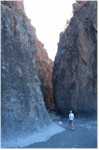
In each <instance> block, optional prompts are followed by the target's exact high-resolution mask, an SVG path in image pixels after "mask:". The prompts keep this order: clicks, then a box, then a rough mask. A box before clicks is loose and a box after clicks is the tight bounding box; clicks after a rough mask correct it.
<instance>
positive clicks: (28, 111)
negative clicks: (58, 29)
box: [1, 1, 58, 147]
mask: <svg viewBox="0 0 99 150" xmlns="http://www.w3.org/2000/svg"><path fill="white" fill-rule="evenodd" d="M36 41H37V37H36V31H35V28H34V27H32V26H31V23H30V20H29V19H28V18H27V17H26V15H25V12H24V7H23V2H22V1H20V2H19V1H2V3H1V67H2V69H1V146H2V147H18V146H20V145H21V146H22V142H23V143H24V142H25V143H26V139H27V140H28V141H29V139H30V137H31V135H34V133H36V131H40V130H41V129H42V128H44V127H47V126H49V125H50V124H52V121H51V120H50V117H49V115H48V113H47V110H46V108H45V104H44V98H43V94H42V92H41V82H40V79H39V76H38V70H37V69H36V68H37V64H36V60H35V59H36V52H37V49H36V47H35V43H36ZM44 59H45V58H44ZM46 63H47V62H46ZM50 63H51V68H52V62H51V61H50V60H49V64H50ZM41 69H42V68H41ZM47 69H48V72H50V68H48V66H47V67H46V68H45V70H47ZM41 71H42V70H41ZM40 73H41V72H40ZM46 75H47V74H46ZM48 78H49V77H48ZM48 78H45V79H46V80H47V79H48ZM42 80H44V79H42ZM50 86H51V88H52V85H50ZM49 93H50V91H49ZM47 130H48V129H47ZM47 130H46V131H47ZM57 131H58V130H57ZM55 132H56V131H55ZM53 133H54V131H53ZM53 133H51V134H53ZM39 136H40V135H39ZM49 136H50V134H49V135H48V136H47V138H48V137H49ZM36 137H37V135H36ZM22 140H23V141H22ZM31 140H32V142H33V140H35V138H33V137H32V138H31ZM40 141H42V139H40Z"/></svg>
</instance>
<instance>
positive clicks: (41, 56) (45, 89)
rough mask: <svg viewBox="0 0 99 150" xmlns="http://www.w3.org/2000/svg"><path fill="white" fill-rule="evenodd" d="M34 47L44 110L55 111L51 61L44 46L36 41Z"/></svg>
mask: <svg viewBox="0 0 99 150" xmlns="http://www.w3.org/2000/svg"><path fill="white" fill-rule="evenodd" d="M35 46H36V49H37V52H36V65H37V70H38V75H39V78H40V81H41V90H42V93H43V96H44V101H45V105H46V108H47V109H48V110H49V111H52V110H54V109H55V105H54V99H53V84H52V71H53V61H52V60H51V59H50V58H49V57H48V54H47V52H46V49H45V48H44V45H43V44H42V43H41V42H40V41H39V40H36V43H35Z"/></svg>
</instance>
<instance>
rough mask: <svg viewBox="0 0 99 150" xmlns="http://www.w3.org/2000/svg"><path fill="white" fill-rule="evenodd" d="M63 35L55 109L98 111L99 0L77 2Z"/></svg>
mask: <svg viewBox="0 0 99 150" xmlns="http://www.w3.org/2000/svg"><path fill="white" fill-rule="evenodd" d="M73 8H74V9H73V13H74V15H73V17H72V18H71V20H70V23H69V25H68V27H67V28H66V29H65V31H64V32H62V33H61V34H60V40H59V43H58V52H57V55H56V58H55V63H54V71H53V88H54V99H55V104H56V109H57V111H58V112H60V113H62V114H66V113H68V112H69V110H70V109H72V110H73V111H74V112H75V113H77V114H94V113H96V111H97V2H96V1H87V2H81V1H78V2H76V3H75V4H74V5H73Z"/></svg>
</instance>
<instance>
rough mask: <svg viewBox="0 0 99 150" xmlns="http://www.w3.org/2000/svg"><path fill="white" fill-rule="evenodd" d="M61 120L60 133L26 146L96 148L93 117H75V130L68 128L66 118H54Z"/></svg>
mask: <svg viewBox="0 0 99 150" xmlns="http://www.w3.org/2000/svg"><path fill="white" fill-rule="evenodd" d="M53 120H54V121H55V122H56V123H59V121H61V122H62V124H61V125H60V126H61V127H63V128H65V131H63V132H62V133H59V134H56V135H54V136H52V137H51V138H50V139H49V140H48V141H46V142H41V143H35V144H32V145H29V146H28V147H27V148H97V121H96V119H93V118H89V119H86V118H83V119H81V118H76V119H75V130H70V128H69V125H68V119H66V118H59V117H58V118H56V119H55V118H54V119H53Z"/></svg>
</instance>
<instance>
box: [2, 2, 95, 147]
mask: <svg viewBox="0 0 99 150" xmlns="http://www.w3.org/2000/svg"><path fill="white" fill-rule="evenodd" d="M0 3H1V148H96V147H97V1H75V2H74V3H73V4H72V8H73V10H72V11H73V12H72V13H73V16H72V17H71V18H70V20H69V21H67V23H66V26H65V29H64V31H60V34H59V41H58V43H56V45H57V52H56V55H55V60H52V59H51V58H49V55H48V51H47V50H46V48H45V46H44V44H45V43H43V42H42V41H41V40H39V38H38V36H37V33H36V27H34V26H33V25H32V24H31V20H30V18H28V17H27V15H26V12H25V7H24V1H1V2H0ZM90 14H91V15H90ZM64 24H65V22H64ZM49 27H50V25H49ZM49 27H48V28H49ZM70 110H72V111H73V113H74V115H75V119H74V126H75V130H74V131H71V130H70V128H69V120H68V115H69V111H70Z"/></svg>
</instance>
